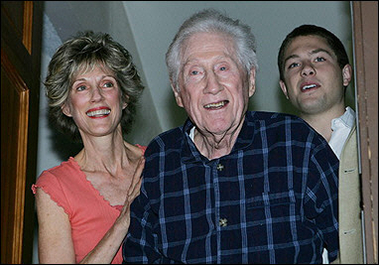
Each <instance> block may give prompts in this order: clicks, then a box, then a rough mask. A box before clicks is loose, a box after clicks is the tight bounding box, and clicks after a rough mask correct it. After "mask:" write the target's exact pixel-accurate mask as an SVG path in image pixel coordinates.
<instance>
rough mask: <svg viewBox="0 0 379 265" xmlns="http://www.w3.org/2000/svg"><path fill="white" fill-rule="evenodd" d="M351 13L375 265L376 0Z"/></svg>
mask: <svg viewBox="0 0 379 265" xmlns="http://www.w3.org/2000/svg"><path fill="white" fill-rule="evenodd" d="M352 12H353V13H352V14H353V16H352V22H353V38H354V52H355V56H354V65H355V79H356V90H357V114H358V128H359V150H360V157H361V159H360V163H361V167H360V169H361V177H362V194H363V207H364V208H363V209H364V229H365V233H364V235H365V242H364V243H365V252H366V263H369V264H378V2H376V1H375V2H371V1H352Z"/></svg>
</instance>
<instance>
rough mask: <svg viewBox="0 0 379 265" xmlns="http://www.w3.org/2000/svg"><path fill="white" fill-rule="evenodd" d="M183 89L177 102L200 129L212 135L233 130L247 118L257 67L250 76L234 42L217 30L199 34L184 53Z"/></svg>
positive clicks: (176, 94) (180, 82)
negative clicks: (238, 56) (240, 60)
mask: <svg viewBox="0 0 379 265" xmlns="http://www.w3.org/2000/svg"><path fill="white" fill-rule="evenodd" d="M178 81H179V87H180V91H179V92H177V91H176V90H175V89H173V90H174V94H175V98H176V102H177V104H178V105H179V106H180V107H183V108H185V110H186V111H187V113H188V115H189V117H190V119H191V120H192V121H193V122H194V123H195V124H196V126H197V129H198V130H200V131H202V132H203V133H210V134H212V135H225V134H226V133H228V132H233V131H235V130H236V128H237V127H238V126H239V125H240V123H241V122H242V121H243V119H244V114H245V112H246V110H247V106H248V100H249V97H250V96H252V95H253V93H254V91H255V69H253V70H251V73H250V78H249V76H248V74H247V73H246V70H244V69H243V67H242V65H241V64H240V63H239V61H238V59H237V57H236V53H235V49H234V44H233V41H232V39H231V38H230V37H227V36H225V35H221V34H217V33H212V34H211V33H197V34H195V35H193V36H192V37H191V38H190V39H189V40H188V42H187V45H186V46H185V48H184V49H183V52H182V65H181V69H180V74H179V79H178Z"/></svg>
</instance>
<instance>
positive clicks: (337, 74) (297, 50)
mask: <svg viewBox="0 0 379 265" xmlns="http://www.w3.org/2000/svg"><path fill="white" fill-rule="evenodd" d="M350 80H351V67H350V65H346V66H345V67H344V68H343V69H342V70H341V68H340V66H339V64H338V62H337V56H336V55H335V54H334V52H333V50H332V49H331V48H330V47H329V45H328V44H327V42H326V40H325V39H323V38H321V37H319V36H313V35H309V36H299V37H297V38H295V39H293V40H292V42H291V43H290V45H289V46H288V47H287V49H286V51H285V53H284V80H280V87H281V89H282V91H283V93H284V94H285V96H286V97H287V98H288V99H289V100H290V101H291V103H292V104H293V105H294V106H295V107H296V108H297V109H299V110H300V112H301V114H317V113H321V112H324V111H328V110H329V109H332V108H336V107H338V106H339V107H341V106H344V86H347V85H348V84H349V82H350Z"/></svg>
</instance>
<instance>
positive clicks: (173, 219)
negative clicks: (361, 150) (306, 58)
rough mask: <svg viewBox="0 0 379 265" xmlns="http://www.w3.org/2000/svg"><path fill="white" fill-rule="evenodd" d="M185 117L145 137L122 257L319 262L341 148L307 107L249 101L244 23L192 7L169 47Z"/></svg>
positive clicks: (249, 37) (251, 53)
mask: <svg viewBox="0 0 379 265" xmlns="http://www.w3.org/2000/svg"><path fill="white" fill-rule="evenodd" d="M166 63H167V67H168V72H169V77H170V81H171V86H172V89H173V92H174V96H175V99H176V102H177V104H178V105H179V106H180V107H183V108H184V109H185V110H186V112H187V114H188V119H187V121H186V122H185V123H184V125H183V126H180V127H178V128H174V129H172V130H169V131H167V132H164V133H162V134H160V135H159V136H157V137H156V138H155V139H153V140H152V142H151V143H150V144H149V146H148V148H147V149H146V153H145V157H146V164H145V169H144V172H143V183H142V187H141V194H140V196H139V197H138V198H136V200H135V201H134V203H133V204H132V206H131V207H132V212H131V225H130V230H129V231H130V233H129V234H128V236H127V238H126V241H125V244H124V247H123V256H124V262H130V263H161V264H163V263H164V264H171V263H201V264H205V263H229V264H237V263H266V264H267V263H273V264H275V263H286V264H291V263H321V261H322V257H321V254H322V249H323V246H324V245H327V248H328V251H329V258H330V259H331V260H334V259H335V258H336V257H337V254H338V253H337V252H338V221H337V202H338V190H337V187H338V178H337V174H338V165H339V163H338V159H337V158H336V156H335V155H334V154H333V151H332V150H331V149H330V147H329V145H328V143H327V142H326V141H325V139H324V138H323V137H321V136H320V135H319V134H317V133H316V132H315V131H314V130H313V129H312V128H311V127H310V126H309V125H308V124H306V123H305V122H304V121H303V120H302V119H300V118H298V117H295V116H292V115H285V114H280V113H269V112H254V111H247V109H248V101H249V98H250V97H251V96H252V95H253V94H254V92H255V74H256V69H257V67H258V65H257V58H256V53H255V40H254V35H253V34H252V33H251V30H250V28H249V27H248V26H247V25H244V24H242V23H241V22H239V21H238V20H233V19H231V18H229V17H227V16H225V15H224V14H222V13H219V12H217V11H214V10H205V11H202V12H199V13H196V14H194V15H193V16H192V17H190V18H189V19H188V20H187V21H185V22H184V24H183V25H182V26H181V27H180V29H179V32H178V33H177V35H176V36H175V38H174V40H173V42H172V43H171V45H170V47H169V50H168V52H167V54H166Z"/></svg>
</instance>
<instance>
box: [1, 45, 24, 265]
mask: <svg viewBox="0 0 379 265" xmlns="http://www.w3.org/2000/svg"><path fill="white" fill-rule="evenodd" d="M1 68H2V71H4V72H3V73H4V74H5V75H6V76H7V77H8V79H9V80H10V81H11V83H12V85H13V88H14V89H13V90H11V92H14V93H15V94H16V95H17V96H18V104H19V106H20V108H19V112H18V116H17V117H16V118H17V119H18V120H17V122H16V124H17V126H16V127H17V129H18V133H17V137H16V139H17V150H16V155H15V156H16V159H17V161H16V170H15V171H16V172H14V175H13V174H12V175H13V176H2V178H7V179H10V180H11V181H14V184H15V185H14V187H13V185H12V186H11V188H12V189H13V188H14V190H12V191H10V192H11V193H12V192H13V193H14V201H15V203H14V204H12V205H9V206H10V208H9V209H8V210H9V212H8V213H9V214H14V217H13V218H14V222H13V224H14V226H13V230H12V231H7V233H11V235H10V236H9V238H11V239H12V241H11V242H9V244H11V246H8V247H9V248H8V247H7V249H8V250H10V251H11V253H9V254H10V256H11V257H8V258H11V260H12V261H13V262H14V263H21V259H22V245H23V244H22V241H23V238H22V237H23V228H24V207H25V182H26V162H27V136H28V121H29V89H28V88H27V86H26V84H25V83H24V82H23V80H22V78H21V77H20V76H19V75H18V74H17V71H16V70H15V68H14V66H13V65H12V63H11V62H10V61H9V59H8V57H7V55H6V54H5V52H4V51H3V49H1ZM11 92H8V93H11ZM12 197H13V195H12Z"/></svg>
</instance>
